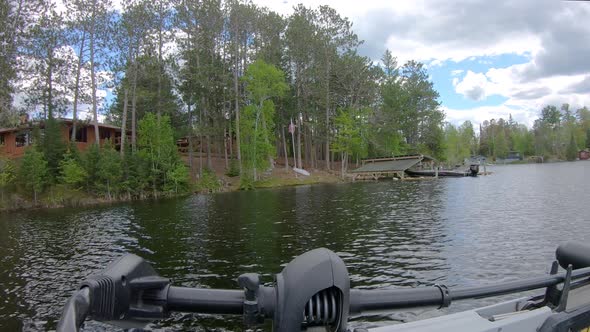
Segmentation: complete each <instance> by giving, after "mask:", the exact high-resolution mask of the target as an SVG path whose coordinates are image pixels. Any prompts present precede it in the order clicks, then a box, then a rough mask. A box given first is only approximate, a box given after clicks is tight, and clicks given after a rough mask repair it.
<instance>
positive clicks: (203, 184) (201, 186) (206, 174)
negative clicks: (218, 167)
mask: <svg viewBox="0 0 590 332" xmlns="http://www.w3.org/2000/svg"><path fill="white" fill-rule="evenodd" d="M195 189H196V190H197V191H198V192H209V193H213V192H218V191H220V190H221V182H220V181H219V179H218V178H217V176H216V175H215V173H214V172H213V171H211V170H210V169H207V168H205V169H204V170H203V174H202V175H201V177H200V178H199V180H198V181H197V183H196V184H195Z"/></svg>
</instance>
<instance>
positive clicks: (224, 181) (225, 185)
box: [0, 170, 350, 213]
mask: <svg viewBox="0 0 590 332" xmlns="http://www.w3.org/2000/svg"><path fill="white" fill-rule="evenodd" d="M277 173H278V174H277ZM284 173H286V172H284V171H281V170H279V171H273V174H272V175H271V176H269V177H267V178H264V179H262V180H259V181H256V182H255V183H254V189H252V190H251V191H255V190H259V189H268V188H284V187H295V186H302V185H313V184H330V183H347V182H350V181H348V180H346V179H342V178H341V177H340V176H339V175H335V174H331V173H328V172H325V171H315V172H314V173H313V174H312V175H310V176H288V175H287V176H285V174H284ZM218 180H219V183H220V187H219V189H217V190H207V189H202V190H194V191H190V192H187V193H182V194H176V195H166V194H162V195H161V196H160V197H158V198H154V197H152V196H148V197H145V198H136V199H133V198H131V199H129V198H117V199H111V200H109V199H106V198H104V197H97V196H94V195H92V194H90V193H87V192H84V191H81V190H74V189H65V188H63V187H61V186H56V187H54V188H51V189H50V190H49V191H48V192H46V193H44V194H43V195H42V196H41V197H40V198H39V200H38V202H37V203H36V204H35V203H34V202H33V201H32V200H30V199H28V198H26V197H24V196H23V195H22V194H21V193H18V192H6V193H4V199H3V200H0V212H1V213H13V212H20V211H41V210H53V209H63V208H80V207H84V208H85V207H99V206H107V205H112V204H120V203H129V202H143V201H149V200H160V199H169V198H179V197H184V196H189V195H196V194H216V193H229V192H237V191H242V190H241V189H240V186H239V183H240V178H239V177H232V178H229V177H227V176H226V175H222V176H219V177H218ZM52 191H53V192H52ZM55 191H57V193H56V192H55ZM56 195H57V197H56Z"/></svg>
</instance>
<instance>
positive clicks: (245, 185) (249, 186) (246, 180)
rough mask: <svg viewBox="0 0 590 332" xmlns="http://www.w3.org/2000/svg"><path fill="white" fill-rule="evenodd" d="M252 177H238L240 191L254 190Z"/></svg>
mask: <svg viewBox="0 0 590 332" xmlns="http://www.w3.org/2000/svg"><path fill="white" fill-rule="evenodd" d="M255 183H256V181H254V177H253V176H251V175H248V173H247V174H244V175H243V176H242V177H240V190H253V189H254V188H255Z"/></svg>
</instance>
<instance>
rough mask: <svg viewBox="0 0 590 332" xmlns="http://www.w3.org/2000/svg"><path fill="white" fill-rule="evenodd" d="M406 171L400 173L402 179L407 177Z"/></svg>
mask: <svg viewBox="0 0 590 332" xmlns="http://www.w3.org/2000/svg"><path fill="white" fill-rule="evenodd" d="M404 173H405V172H401V173H400V174H401V179H402V180H404V179H405V177H406V176H405V174H404Z"/></svg>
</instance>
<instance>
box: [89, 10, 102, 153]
mask: <svg viewBox="0 0 590 332" xmlns="http://www.w3.org/2000/svg"><path fill="white" fill-rule="evenodd" d="M92 5H93V7H92V15H91V22H90V79H91V81H92V82H91V85H92V116H93V122H94V138H95V144H98V145H99V146H100V136H99V134H98V109H97V108H98V105H97V103H98V101H97V99H96V90H97V87H96V64H95V63H94V42H95V38H96V35H95V33H96V0H94V1H93V2H92Z"/></svg>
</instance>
